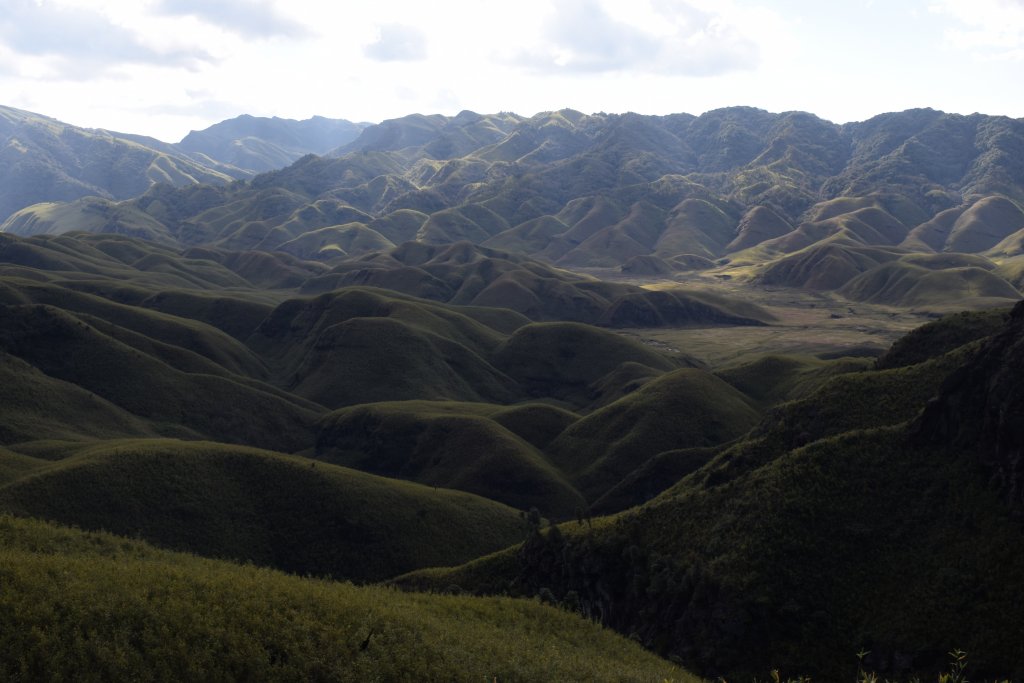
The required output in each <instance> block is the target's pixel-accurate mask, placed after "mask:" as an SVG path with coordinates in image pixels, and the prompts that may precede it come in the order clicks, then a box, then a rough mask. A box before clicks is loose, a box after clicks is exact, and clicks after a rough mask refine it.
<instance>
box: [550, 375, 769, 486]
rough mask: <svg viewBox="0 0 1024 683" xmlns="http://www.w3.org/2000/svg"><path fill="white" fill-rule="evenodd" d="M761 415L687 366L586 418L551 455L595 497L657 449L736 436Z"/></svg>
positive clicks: (558, 440) (721, 385) (737, 394)
mask: <svg viewBox="0 0 1024 683" xmlns="http://www.w3.org/2000/svg"><path fill="white" fill-rule="evenodd" d="M758 417H759V415H758V412H757V410H756V409H755V408H754V407H753V405H752V404H751V401H750V400H749V399H748V398H747V397H746V396H744V395H743V394H741V393H740V392H739V391H737V390H736V389H734V388H732V387H731V386H729V385H728V384H726V383H725V382H724V381H722V380H721V379H718V378H717V377H715V376H714V375H712V374H710V373H708V372H706V371H704V370H697V369H692V368H687V369H682V370H676V371H674V372H671V373H668V374H665V375H662V376H661V377H659V378H657V379H653V380H651V381H649V382H647V383H646V384H644V385H643V386H642V387H641V388H640V389H638V390H637V391H635V392H633V393H631V394H628V395H627V396H625V397H623V398H621V399H619V400H618V401H615V402H614V403H611V404H609V405H607V406H605V407H603V408H600V409H599V410H596V411H594V412H593V413H591V414H589V415H587V416H586V417H583V418H581V419H580V420H579V421H577V422H575V423H574V424H572V425H571V426H570V427H569V428H568V429H566V430H565V431H564V432H562V433H561V434H560V435H559V436H558V437H557V438H556V439H555V440H554V441H553V442H552V443H551V445H550V447H549V448H548V453H549V455H550V457H551V459H552V461H553V462H554V463H555V464H556V465H558V466H559V467H560V468H561V469H562V470H563V471H565V472H567V473H569V475H570V477H571V478H572V480H573V481H574V482H576V483H577V484H578V486H579V488H580V490H581V491H582V492H583V493H584V495H586V496H587V498H588V500H590V501H593V500H596V499H597V498H599V497H601V496H602V495H603V494H604V493H606V492H607V491H608V490H609V489H610V488H611V487H612V486H614V485H616V484H618V483H619V482H620V481H621V480H622V479H623V478H624V477H625V476H627V475H628V474H629V473H630V472H632V471H633V470H636V469H637V468H639V467H641V466H642V465H644V464H645V463H646V462H647V460H649V459H651V458H653V457H654V456H655V455H657V454H658V453H661V452H662V451H669V450H675V449H680V448H694V447H703V446H714V445H718V444H722V443H725V442H727V441H731V440H732V439H735V438H737V437H739V436H742V435H743V434H744V433H746V432H747V431H748V430H749V429H750V428H751V427H753V426H754V425H755V424H756V423H757V420H758ZM666 483H667V482H666Z"/></svg>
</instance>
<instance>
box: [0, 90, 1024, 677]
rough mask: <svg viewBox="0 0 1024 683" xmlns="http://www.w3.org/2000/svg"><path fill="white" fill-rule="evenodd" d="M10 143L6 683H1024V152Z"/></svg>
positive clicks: (968, 146)
mask: <svg viewBox="0 0 1024 683" xmlns="http://www.w3.org/2000/svg"><path fill="white" fill-rule="evenodd" d="M0 124H2V125H3V126H6V128H4V129H3V130H4V131H7V132H4V133H3V134H4V135H5V136H6V142H5V145H6V146H5V148H4V152H3V159H2V160H0V162H2V164H6V165H3V166H2V168H4V169H6V170H4V173H7V174H8V175H7V176H5V177H6V178H9V179H10V185H9V189H10V190H11V191H10V192H9V193H8V194H6V195H4V196H5V197H7V200H6V201H8V202H10V206H11V207H15V205H16V204H18V202H21V201H23V202H24V204H22V205H21V206H18V207H15V208H12V209H11V211H12V213H11V215H10V216H9V217H8V218H7V219H6V220H5V221H4V223H3V224H2V226H0V584H3V586H4V587H5V588H10V590H6V589H5V590H0V678H4V679H7V678H10V679H23V680H40V679H62V678H69V677H74V676H75V675H77V674H80V673H81V672H88V674H89V675H93V676H95V678H96V679H97V680H118V679H140V678H159V679H161V680H163V679H166V680H186V679H225V680H237V679H253V680H260V679H288V680H369V679H374V680H395V679H410V680H414V679H423V680H481V679H483V680H494V679H495V678H497V679H498V680H537V679H539V678H543V677H556V678H559V679H583V680H647V681H664V680H678V681H690V680H698V679H697V677H696V675H699V676H701V677H703V678H704V679H705V680H707V679H718V678H722V679H727V680H763V679H767V678H771V679H773V680H777V681H780V682H781V681H783V680H790V681H805V680H807V678H806V677H807V676H812V677H813V678H814V679H816V680H857V679H860V680H881V679H882V678H884V679H886V680H914V679H915V677H916V678H917V679H921V677H929V678H931V677H935V676H936V675H938V674H939V672H942V671H949V670H950V666H951V664H950V662H949V657H950V654H949V653H960V654H956V655H955V661H954V662H953V663H952V666H953V670H954V671H956V667H957V666H960V665H961V664H964V663H965V662H968V661H969V666H970V668H969V674H970V677H971V680H978V679H996V678H997V677H998V679H999V680H1002V679H1007V680H1018V679H1021V678H1022V677H1024V645H1022V641H1021V639H1020V637H1019V630H1020V629H1019V624H1020V623H1021V622H1022V621H1024V603H1022V602H1021V600H1020V595H1021V594H1024V567H1022V566H1021V563H1022V560H1021V558H1020V553H1019V552H1017V549H1018V548H1020V546H1021V543H1022V542H1024V529H1022V527H1021V514H1022V510H1024V498H1022V495H1021V491H1022V490H1024V488H1022V487H1024V477H1022V475H1021V467H1020V462H1019V461H1020V453H1021V448H1022V444H1024V431H1022V429H1024V427H1022V425H1024V395H1022V392H1021V390H1020V388H1019V382H1018V381H1017V378H1018V377H1019V374H1020V371H1021V370H1022V369H1024V347H1022V345H1021V342H1020V340H1021V339H1022V337H1024V303H1018V302H1019V300H1020V298H1021V293H1020V288H1021V287H1022V286H1024V252H1022V249H1024V209H1022V207H1024V165H1022V162H1021V159H1024V121H1020V120H1014V119H1009V118H1005V117H992V116H982V115H972V116H959V115H950V114H944V113H942V112H937V111H932V110H912V111H907V112H901V113H893V114H883V115H880V116H878V117H875V118H873V119H870V120H868V121H865V122H860V123H851V124H844V125H836V124H832V123H829V122H827V121H824V120H822V119H819V118H817V117H815V116H813V115H811V114H807V113H801V112H787V113H782V114H772V113H768V112H764V111H761V110H757V109H752V108H745V107H737V108H730V109H723V110H717V111H712V112H708V113H706V114H703V115H701V116H691V115H687V114H676V115H670V116H642V115H638V114H624V115H608V114H592V115H584V114H582V113H579V112H575V111H571V110H563V111H558V112H547V113H543V114H538V115H536V116H533V117H523V116H519V115H516V114H512V113H500V114H496V115H479V114H475V113H472V112H462V113H460V114H459V115H457V116H454V117H446V116H439V115H435V116H424V115H418V114H417V115H411V116H408V117H404V118H401V119H395V120H391V121H385V122H383V123H380V124H377V125H364V124H350V123H348V122H344V121H329V120H326V119H316V118H314V119H311V120H309V121H305V122H294V121H284V120H280V119H256V118H252V117H240V118H238V119H234V120H232V121H228V122H223V123H221V124H217V125H215V126H212V127H211V128H209V129H207V130H206V131H201V132H195V133H192V134H190V135H189V136H188V137H186V138H185V140H183V141H182V142H181V143H179V144H178V145H167V144H165V143H160V142H158V141H154V140H149V139H146V138H140V137H137V136H130V135H122V134H115V133H109V132H106V131H85V130H82V129H77V128H74V127H72V126H67V125H65V124H61V123H59V122H56V121H54V120H52V119H47V118H45V117H41V116H38V115H34V114H29V113H26V112H19V111H17V110H11V109H0ZM260 164H265V166H263V167H261V166H260ZM267 169H269V170H267ZM5 192H6V189H5ZM963 309H968V310H963ZM964 651H966V652H967V653H969V660H967V659H964V658H965V657H966V655H963V654H962V653H963V652H964ZM964 666H967V665H966V664H964ZM684 667H685V669H684ZM690 672H694V673H693V674H691V673H690ZM962 673H963V671H961V674H962ZM872 676H876V678H872ZM962 679H963V676H961V678H960V679H958V680H962ZM947 680H952V679H947Z"/></svg>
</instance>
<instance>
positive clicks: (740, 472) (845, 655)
mask: <svg viewBox="0 0 1024 683" xmlns="http://www.w3.org/2000/svg"><path fill="white" fill-rule="evenodd" d="M1018 308H1019V307H1018ZM1020 319H1021V315H1020V313H1019V311H1018V313H1017V315H1016V316H1015V317H1013V318H1011V319H1010V320H1009V322H1008V323H1004V326H1003V327H1002V329H1001V330H1000V331H999V333H998V334H997V335H995V336H990V337H988V340H987V341H982V342H973V343H969V344H967V345H966V346H962V347H960V348H959V349H956V350H953V351H952V352H950V353H946V354H944V355H939V356H937V357H934V358H932V359H931V360H928V361H925V362H921V363H917V364H913V365H907V366H905V367H899V368H894V369H890V370H884V371H875V372H870V371H867V372H857V373H852V374H844V375H840V376H838V377H836V378H834V379H832V380H830V381H828V382H826V383H824V384H823V385H821V387H820V388H819V389H818V390H816V391H815V392H814V393H811V394H809V395H807V397H806V398H804V399H802V400H800V401H796V402H792V403H788V404H784V405H782V406H780V407H779V408H777V409H776V410H775V411H773V412H771V413H770V414H769V415H768V416H767V417H766V418H765V419H764V421H763V422H762V425H761V427H760V428H759V429H758V430H756V431H755V432H754V433H753V434H752V435H751V437H749V438H748V439H746V440H744V441H741V442H739V443H737V444H735V445H733V446H732V447H730V448H728V449H725V450H724V451H721V452H719V453H718V454H717V455H711V459H710V461H707V460H705V462H706V464H703V465H702V464H701V462H700V461H701V460H703V459H705V458H707V457H708V456H709V454H708V453H700V452H694V453H689V454H687V453H686V452H679V453H677V454H673V458H674V460H669V461H666V462H665V463H661V464H662V465H663V466H665V467H666V468H668V469H669V471H673V472H681V471H684V470H685V469H686V468H685V467H684V465H685V464H686V463H685V462H684V461H685V460H687V459H690V461H691V468H692V466H693V465H696V468H693V469H691V472H692V473H691V474H689V475H688V476H684V477H683V478H682V479H681V480H680V481H679V482H678V483H676V484H675V485H674V486H673V487H672V488H671V489H670V490H669V491H667V492H665V493H663V494H662V495H660V496H659V497H657V498H655V499H654V500H652V501H650V502H648V503H646V504H644V505H642V506H641V507H639V508H635V509H633V510H631V511H628V512H625V513H621V514H619V515H617V516H616V517H613V518H607V519H597V520H594V521H593V523H592V524H586V523H584V524H579V523H569V524H566V525H563V527H562V528H561V529H559V530H558V531H557V532H556V531H555V530H553V529H552V530H551V531H550V532H548V533H546V534H539V535H536V536H534V537H533V539H532V540H530V541H528V542H527V543H526V544H525V545H524V546H521V547H520V548H518V549H514V550H507V551H503V552H502V553H499V554H496V555H494V556H490V557H488V558H483V559H481V560H478V561H476V562H473V563H470V564H467V565H464V566H462V567H460V568H456V569H450V570H429V571H421V572H417V573H415V574H412V575H410V576H408V577H405V578H403V579H401V580H400V582H399V583H401V584H402V585H407V586H419V587H424V586H431V585H441V584H447V583H457V584H459V585H461V586H463V587H472V588H473V589H475V590H479V591H484V592H491V591H496V592H506V591H509V592H511V593H512V594H525V595H531V594H538V593H541V592H543V593H544V594H545V595H547V594H550V595H553V596H554V599H555V600H558V601H561V602H562V603H563V604H566V605H573V606H574V607H575V608H576V609H578V610H580V611H582V612H583V613H584V614H587V615H590V616H592V617H593V618H598V619H600V620H601V621H602V622H603V623H605V624H608V625H612V626H613V627H614V628H616V629H618V630H620V631H621V632H624V633H634V634H636V637H638V638H639V639H640V640H641V642H643V643H645V644H646V645H647V646H648V647H650V648H652V649H654V650H655V651H657V652H663V653H673V654H675V655H676V656H679V657H680V658H682V660H683V661H684V662H685V663H687V664H688V665H689V666H691V667H693V668H695V669H696V670H698V671H700V672H701V673H703V674H705V675H709V676H714V675H723V676H727V677H728V678H730V679H733V678H739V679H746V678H749V677H753V676H763V675H764V673H763V672H765V671H768V670H770V669H778V670H780V672H781V674H782V677H783V678H785V677H786V676H787V675H792V676H795V675H797V674H811V675H813V676H816V677H820V678H824V679H826V680H842V679H844V678H847V679H849V678H852V677H853V676H854V675H855V673H856V668H857V665H858V662H857V659H856V657H855V656H854V654H855V653H856V652H858V651H860V650H862V649H863V650H865V651H870V652H869V654H868V655H867V656H866V657H865V659H864V662H863V665H864V666H865V667H866V668H868V669H873V670H876V671H885V672H887V675H890V676H907V675H909V674H910V673H912V672H914V673H917V674H919V675H925V674H926V675H928V676H931V675H934V673H935V672H937V671H938V670H940V669H942V668H944V665H945V662H946V659H947V655H946V653H947V652H949V651H950V650H952V649H953V648H962V649H965V650H967V651H969V652H970V653H971V662H972V665H973V667H974V668H973V669H972V678H974V677H980V678H991V677H994V676H1009V677H1019V676H1021V675H1024V671H1022V670H1021V662H1022V661H1024V650H1022V649H1021V645H1020V642H1019V639H1016V638H1015V637H1014V636H1013V633H1014V626H1013V624H1014V623H1016V622H1017V621H1018V620H1019V619H1020V618H1021V617H1022V616H1024V614H1022V613H1021V609H1020V603H1019V601H1017V600H1016V599H1015V598H1014V597H1013V596H1014V595H1016V594H1017V593H1018V592H1019V591H1020V590H1021V589H1022V588H1024V587H1022V586H1021V576H1022V574H1021V567H1020V563H1021V560H1020V558H1019V557H1018V554H1016V553H1015V552H1014V551H1013V548H1015V547H1017V546H1018V545H1019V544H1020V542H1021V529H1020V525H1019V523H1018V521H1017V519H1016V516H1015V515H1016V512H1015V511H1016V510H1017V508H1018V507H1019V505H1020V498H1019V496H1018V495H1016V493H1015V492H1016V491H1017V489H1016V488H1015V486H1016V482H1017V480H1018V479H1019V477H1016V475H1014V474H1011V473H1010V472H1009V470H1008V469H1007V463H1008V462H1010V461H1011V460H1012V457H1013V455H1012V453H1013V452H1015V451H1014V450H1013V449H1014V448H1015V444H1017V443H1019V442H1020V441H1019V439H1020V433H1019V432H1020V426H1019V425H1020V423H1019V421H1017V420H1016V419H1015V418H1014V417H1011V418H1010V419H1007V418H1006V417H1002V418H1000V417H999V416H1016V415H1018V414H1019V410H1020V405H1021V403H1020V400H1019V391H1018V390H1017V388H1015V387H1016V383H1015V382H1013V381H1012V380H1011V379H1010V378H1011V377H1012V376H1013V373H1014V372H1016V369H1017V365H1018V364H1019V355H1020V353H1019V352H1020V344H1019V328H1020ZM958 322H960V321H951V322H950V323H946V325H945V326H943V327H944V328H946V329H949V328H952V329H954V330H955V329H958V328H959V327H961V325H959V324H956V323H958ZM940 325H941V324H940ZM940 330H941V328H940V327H939V326H933V328H931V329H930V330H929V329H925V330H923V331H922V332H921V333H919V334H918V336H919V337H920V338H921V339H922V340H926V339H928V338H929V337H932V336H934V337H936V344H937V345H938V346H936V344H933V345H932V346H933V347H936V348H940V347H945V346H949V345H952V344H954V343H955V342H952V341H951V342H950V344H948V345H947V344H945V343H944V342H943V341H942V340H943V338H944V337H945V336H946V335H944V334H941V333H939V334H933V331H937V332H938V331H940ZM967 336H968V337H970V336H974V335H967ZM908 344H909V340H908ZM936 395H938V396H939V400H938V401H932V400H931V399H933V398H934V397H935V396H936ZM958 401H968V402H969V405H970V406H971V408H970V410H959V411H958V410H956V409H955V405H957V402H958ZM926 405H928V406H929V407H928V408H927V410H926V411H925V413H924V417H923V418H918V416H919V415H920V414H921V410H922V409H923V408H925V406H926ZM965 405H967V404H965ZM980 413H984V415H987V416H988V417H985V418H984V419H982V418H981V417H979V414H980ZM886 425H889V426H886ZM670 463H671V465H670ZM993 483H995V484H998V486H997V489H996V490H994V489H993ZM598 568H599V569H598ZM542 589H543V591H542Z"/></svg>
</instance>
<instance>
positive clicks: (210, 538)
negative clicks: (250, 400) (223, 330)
mask: <svg viewBox="0 0 1024 683" xmlns="http://www.w3.org/2000/svg"><path fill="white" fill-rule="evenodd" d="M15 464H16V463H13V461H12V464H11V467H14V466H15ZM0 508H2V509H3V510H6V511H9V512H15V513H17V514H19V515H29V516H32V517H39V518H43V519H50V520H54V521H57V522H61V523H64V524H74V525H77V526H80V527H83V528H86V529H106V530H108V531H111V532H114V533H117V534H121V535H125V536H137V537H140V538H144V539H146V540H147V541H150V542H152V543H154V544H157V545H160V546H163V547H166V548H172V549H176V550H186V551H189V552H193V553H197V554H200V555H206V556H212V557H224V558H230V559H236V560H245V561H250V562H255V563H257V564H260V565H264V566H271V567H276V568H279V569H283V570H286V571H289V572H292V573H297V574H315V575H331V576H334V577H336V578H347V579H353V580H358V581H368V580H380V579H384V578H387V577H389V576H393V575H395V574H398V573H401V572H403V571H408V570H410V569H413V568H415V567H422V566H430V565H435V564H452V563H454V562H461V561H466V560H468V559H471V558H473V557H476V556H478V555H481V554H484V553H487V552H491V551H494V550H497V549H499V548H503V547H505V546H507V545H509V544H510V543H513V542H515V541H517V540H519V539H520V538H522V534H523V524H522V520H521V519H520V517H519V512H518V511H517V510H514V509H512V508H509V507H506V506H503V505H499V504H498V503H494V502H492V501H488V500H485V499H483V498H479V497H477V496H471V495H469V494H465V493H460V492H455V491H449V490H445V489H437V488H429V487H424V486H418V485H415V484H411V483H407V482H400V481H395V480H393V479H385V478H382V477H375V476H372V475H369V474H364V473H361V472H356V471H354V470H350V469H346V468H342V467H337V466H334V465H329V464H327V463H323V462H314V461H311V460H307V459H304V458H296V457H287V456H283V455H280V454H276V453H271V452H269V451H261V450H257V449H251V448H245V447H239V446H227V445H224V444H215V443H210V442H183V441H172V440H120V441H105V442H102V443H97V444H94V445H83V446H80V447H79V448H78V449H77V450H76V451H75V452H74V453H73V454H69V455H67V456H66V457H64V458H63V459H62V460H60V461H57V462H55V463H53V464H51V465H48V466H46V467H38V468H34V469H30V470H28V471H27V472H26V474H25V476H22V477H18V478H14V477H13V476H12V477H11V481H10V482H8V483H7V484H6V485H4V486H3V487H2V488H0Z"/></svg>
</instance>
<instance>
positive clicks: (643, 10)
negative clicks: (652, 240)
mask: <svg viewBox="0 0 1024 683" xmlns="http://www.w3.org/2000/svg"><path fill="white" fill-rule="evenodd" d="M630 9H631V10H632V11H631V12H620V15H619V16H613V15H612V14H611V13H609V11H608V9H607V8H606V6H605V5H603V4H602V3H601V2H600V1H599V0H566V1H563V2H559V3H556V5H555V8H554V13H553V14H552V15H551V16H549V17H548V19H547V21H546V22H545V25H544V27H543V30H542V33H541V36H540V39H541V40H540V41H539V42H538V43H537V44H536V45H534V46H532V47H529V48H527V49H525V50H523V51H521V52H520V53H519V54H517V55H515V56H514V57H513V60H512V61H513V62H515V63H518V64H520V65H523V66H527V67H529V68H532V69H534V70H538V71H552V70H553V71H564V72H582V73H586V72H591V73H598V72H611V71H632V72H639V73H652V74H665V75H678V76H714V75H719V74H723V73H727V72H730V71H735V70H747V69H753V68H754V67H756V66H757V64H758V62H759V58H760V57H759V48H758V45H757V43H756V42H755V41H754V40H752V39H751V38H750V37H748V36H747V35H744V34H743V33H742V32H741V31H740V30H739V29H738V27H737V26H736V25H734V24H732V23H730V22H729V21H727V20H726V19H725V17H723V16H722V15H721V14H718V13H716V12H714V11H713V10H711V11H708V10H704V9H702V8H700V7H698V6H696V5H695V4H693V3H689V2H680V1H678V0H672V1H669V0H651V2H649V3H647V5H646V6H644V5H643V4H641V3H638V4H637V5H633V6H632V7H631V8H630ZM638 20H639V21H638Z"/></svg>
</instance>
